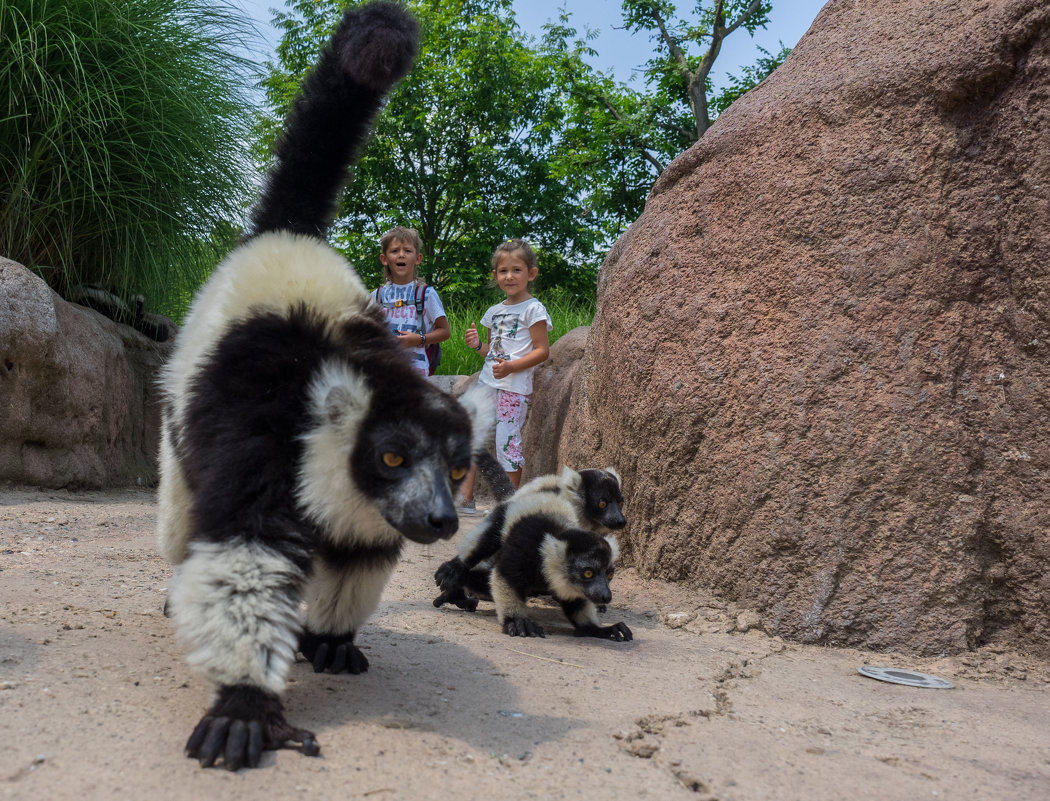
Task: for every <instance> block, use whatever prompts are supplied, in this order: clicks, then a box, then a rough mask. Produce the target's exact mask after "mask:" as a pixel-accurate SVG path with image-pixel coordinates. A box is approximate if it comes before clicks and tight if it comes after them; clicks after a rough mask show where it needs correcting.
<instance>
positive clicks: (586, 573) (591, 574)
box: [583, 570, 594, 579]
mask: <svg viewBox="0 0 1050 801" xmlns="http://www.w3.org/2000/svg"><path fill="white" fill-rule="evenodd" d="M583 577H584V578H585V579H592V578H594V571H593V570H584V571H583Z"/></svg>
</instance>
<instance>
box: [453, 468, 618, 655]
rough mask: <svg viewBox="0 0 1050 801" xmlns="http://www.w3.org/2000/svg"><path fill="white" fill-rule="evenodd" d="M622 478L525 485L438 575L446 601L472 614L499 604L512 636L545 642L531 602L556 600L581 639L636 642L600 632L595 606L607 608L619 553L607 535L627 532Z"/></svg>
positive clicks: (588, 475)
mask: <svg viewBox="0 0 1050 801" xmlns="http://www.w3.org/2000/svg"><path fill="white" fill-rule="evenodd" d="M622 503H623V495H622V492H621V489H620V476H619V474H618V473H617V472H616V471H615V470H613V469H612V468H606V469H604V470H596V469H588V470H580V471H576V470H573V469H572V468H568V467H567V468H565V469H564V470H563V471H562V472H561V473H560V474H559V475H548V476H540V477H539V478H535V479H533V480H532V481H530V482H528V483H527V484H525V485H523V486H522V487H521V489H519V490H518V491H517V493H515V494H514V495H513V496H511V497H510V498H509V499H508V500H506V501H504V502H502V503H500V504H499V505H498V506H497V507H496V508H495V509H494V510H493V511H492V513H491V514H490V515H489V516H488V517H486V518H485V519H484V520H483V521H482V522H481V523H479V524H478V525H477V526H475V527H474V529H472V530H471V531H470V533H469V534H467V536H466V537H464V538H463V541H462V542H461V543H460V545H459V549H458V554H457V556H456V557H455V558H454V559H450V560H449V561H447V562H445V563H444V564H442V565H441V566H440V567H439V568H438V569H437V572H436V573H435V574H434V580H435V582H436V583H437V585H438V586H439V587H440V588H441V594H440V595H439V596H438V597H437V598H435V599H434V606H442V605H443V604H446V603H452V604H455V605H456V606H459V607H460V608H462V609H468V610H470V611H473V610H474V609H475V608H476V607H477V603H478V599H479V598H482V599H486V600H493V601H494V602H495V604H496V614H497V617H498V618H499V622H500V625H501V626H503V630H504V631H505V632H506V633H507V634H512V635H520V636H542V630H541V629H540V628H539V627H538V626H536V625H535V624H534V623H532V622H531V621H529V620H528V618H527V616H525V614H524V609H525V598H527V597H529V596H531V595H545V594H550V595H553V596H554V597H555V598H556V599H557V600H558V601H559V602H560V603H561V604H562V608H563V609H564V610H565V613H566V615H567V616H568V617H569V619H570V620H571V621H572V623H573V626H574V627H575V629H576V634H578V635H588V636H597V637H609V638H611V639H617V640H619V639H631V633H630V630H629V629H627V627H626V626H624V625H623V624H622V623H620V624H617V625H616V626H607V627H601V626H598V623H597V609H596V605H604V604H606V603H608V601H609V598H608V594H609V586H608V578H609V577H611V575H612V564H613V562H615V560H616V558H617V556H618V554H619V548H618V546H617V543H616V538H615V536H613V535H611V534H606V532H608V531H610V530H615V529H620V528H623V526H624V525H625V524H626V521H625V519H624V516H623V513H622V512H621V509H620V505H621V504H622Z"/></svg>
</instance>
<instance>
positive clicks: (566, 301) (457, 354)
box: [438, 290, 595, 375]
mask: <svg viewBox="0 0 1050 801" xmlns="http://www.w3.org/2000/svg"><path fill="white" fill-rule="evenodd" d="M536 297H538V298H539V299H540V300H541V301H543V305H544V306H545V307H546V308H547V312H548V313H549V314H550V316H551V322H552V323H554V330H552V331H551V332H550V342H551V344H554V342H556V341H557V340H558V339H559V338H560V337H562V336H564V335H565V334H567V333H568V332H569V331H571V330H572V329H574V328H578V327H579V326H581V325H590V324H591V323H592V322H593V321H594V311H595V299H594V297H593V296H592V297H591V298H589V299H580V298H578V297H573V296H572V295H570V294H569V293H567V292H563V291H558V290H552V291H549V292H546V293H540V292H539V291H537V292H536ZM502 299H503V295H502V293H500V292H499V291H498V290H491V291H490V292H489V293H487V294H486V296H485V297H482V298H479V299H475V300H473V301H470V302H465V303H461V304H448V303H446V304H445V311H446V312H447V314H448V321H449V324H450V325H451V326H452V337H451V338H450V339H449V340H448V341H447V342H444V343H442V345H441V364H440V366H439V367H438V373H439V374H441V375H470V374H472V373H475V372H477V371H478V370H480V369H481V364H482V359H481V357H480V356H479V355H478V354H477V353H475V352H474V351H473V350H471V349H470V348H469V347H467V344H466V342H465V341H464V340H463V335H464V334H465V333H466V331H467V329H468V328H469V327H470V325H471V323H473V324H474V325H480V322H479V321H480V320H481V316H482V315H483V314H484V313H485V310H486V309H487V308H488V307H489V306H491V305H493V304H494V303H499V302H500V301H501V300H502ZM479 332H480V333H481V335H482V339H484V338H485V332H484V330H481V329H479Z"/></svg>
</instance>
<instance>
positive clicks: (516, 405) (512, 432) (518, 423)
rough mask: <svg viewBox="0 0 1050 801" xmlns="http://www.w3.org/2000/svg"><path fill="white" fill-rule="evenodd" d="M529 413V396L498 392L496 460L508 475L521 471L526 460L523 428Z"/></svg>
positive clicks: (505, 391) (503, 391) (504, 391)
mask: <svg viewBox="0 0 1050 801" xmlns="http://www.w3.org/2000/svg"><path fill="white" fill-rule="evenodd" d="M528 412H529V396H528V395H519V394H518V393H517V392H508V391H507V390H505V389H500V390H497V391H496V459H497V461H499V463H500V465H502V466H503V469H504V470H506V471H507V472H508V473H513V472H514V471H515V470H521V468H522V467H524V466H525V458H524V457H523V456H522V453H521V427H522V426H523V425H525V415H527V414H528Z"/></svg>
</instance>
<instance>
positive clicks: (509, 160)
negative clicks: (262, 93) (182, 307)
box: [264, 0, 607, 300]
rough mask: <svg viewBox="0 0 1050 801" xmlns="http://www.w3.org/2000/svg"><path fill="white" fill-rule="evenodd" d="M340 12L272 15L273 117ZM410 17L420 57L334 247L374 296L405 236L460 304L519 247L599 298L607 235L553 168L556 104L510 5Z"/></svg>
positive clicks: (458, 1) (303, 2)
mask: <svg viewBox="0 0 1050 801" xmlns="http://www.w3.org/2000/svg"><path fill="white" fill-rule="evenodd" d="M346 5H348V3H346V2H340V1H339V0H319V1H318V2H315V1H314V0H290V2H289V3H288V5H287V7H286V11H285V12H283V13H281V14H279V15H278V25H279V27H280V29H281V30H282V32H283V34H282V36H283V38H282V41H281V44H280V45H279V47H278V51H277V55H278V61H279V64H278V65H276V66H274V65H271V73H270V75H269V77H268V78H267V79H266V80H265V81H264V85H265V87H266V91H267V98H268V101H269V103H270V105H271V107H272V108H273V110H274V111H275V113H276V115H277V116H278V117H283V116H284V114H285V113H286V110H287V108H288V106H289V103H290V101H291V99H292V97H293V96H294V93H295V87H296V86H297V85H298V83H299V80H300V79H301V76H302V74H303V72H304V71H305V69H306V68H307V65H309V64H310V63H311V62H312V60H313V58H314V56H315V53H316V51H317V49H318V48H319V47H320V44H321V41H322V40H323V38H324V37H325V36H327V33H328V31H330V29H331V27H332V26H333V25H334V24H335V22H336V20H337V19H338V15H339V13H340V11H341V10H342V9H343V8H344V7H345V6H346ZM350 5H352V3H350ZM410 6H411V7H412V10H413V11H414V12H415V13H416V15H417V16H418V18H419V20H420V25H421V31H422V42H421V47H420V55H419V57H418V59H417V62H416V66H415V68H414V70H413V71H412V72H411V73H410V74H409V75H408V76H407V77H406V78H405V80H404V81H402V82H401V83H400V84H399V85H398V86H397V88H396V89H395V90H394V91H393V92H392V94H391V96H390V99H389V103H388V105H387V108H386V110H385V112H384V113H383V114H382V115H381V117H380V119H379V120H378V121H377V124H376V126H375V132H374V135H373V137H372V139H371V141H370V142H369V144H368V146H367V148H366V150H365V152H364V155H363V157H362V159H361V161H360V163H359V164H358V165H357V167H356V168H355V170H354V176H353V183H352V185H351V187H350V189H349V191H348V192H347V193H346V196H345V198H344V201H343V205H342V214H341V216H340V219H339V221H338V222H337V225H336V229H335V231H334V234H333V238H334V240H335V243H336V245H337V246H338V247H340V248H341V249H342V250H343V251H344V252H345V253H346V254H347V256H348V257H349V258H350V260H351V261H352V262H354V264H355V265H356V266H357V268H358V271H359V273H360V274H361V276H362V278H364V280H365V281H366V283H369V284H370V285H373V286H374V285H376V284H378V283H379V281H380V278H381V268H380V265H379V260H378V255H379V254H378V241H379V238H380V236H381V235H382V234H383V232H384V231H386V230H387V229H389V228H391V227H393V226H395V225H408V226H411V227H413V228H415V229H416V230H418V231H419V233H420V236H421V237H422V239H423V264H422V266H421V273H422V275H423V276H424V277H425V278H426V279H427V280H428V281H429V282H430V283H432V284H434V285H435V286H436V287H437V288H438V289H439V290H440V291H441V293H442V296H443V297H447V298H448V299H450V300H455V299H466V298H470V297H474V296H476V295H477V294H478V292H479V290H480V289H481V288H482V287H483V286H484V285H485V283H486V282H487V281H488V278H489V273H490V267H489V259H490V255H491V253H492V251H493V250H494V249H495V247H496V246H497V245H498V244H499V243H500V242H502V241H504V240H506V239H509V238H512V237H517V236H521V237H524V238H526V239H528V240H529V242H530V243H531V244H532V245H533V247H534V248H535V249H536V250H537V252H538V254H539V257H540V268H541V274H542V275H543V276H544V279H543V280H544V281H549V282H553V283H555V284H557V285H558V286H561V287H565V288H567V289H568V290H570V291H571V292H573V293H577V294H580V295H590V294H593V292H594V285H595V278H596V271H597V266H598V262H599V261H600V258H601V253H602V250H603V249H604V247H605V246H607V242H606V237H607V233H606V232H605V231H604V230H602V229H601V228H600V227H595V226H594V225H593V222H592V221H591V220H590V219H588V217H587V216H586V215H585V214H582V213H581V210H580V209H578V206H577V202H576V200H577V199H576V197H575V195H574V193H573V192H574V187H573V186H572V185H570V184H568V183H567V182H564V181H561V180H559V176H558V175H557V174H555V172H554V171H553V170H552V166H551V158H550V153H551V150H552V148H553V147H554V146H555V144H556V142H557V137H558V132H559V121H560V117H561V110H560V106H559V102H560V97H559V96H558V94H557V93H556V92H554V91H552V88H551V87H552V84H553V80H552V76H551V74H550V64H549V63H548V62H547V61H546V60H544V59H542V58H540V57H539V56H538V55H537V54H536V53H535V51H533V50H532V49H531V48H529V47H528V46H527V45H525V44H523V43H522V41H521V36H520V32H519V31H518V28H517V25H516V23H515V22H514V16H513V12H512V4H511V2H510V0H428V1H427V2H416V3H411V4H410ZM274 133H275V130H271V131H269V132H268V134H269V138H270V139H271V140H272V135H273V134H274Z"/></svg>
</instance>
